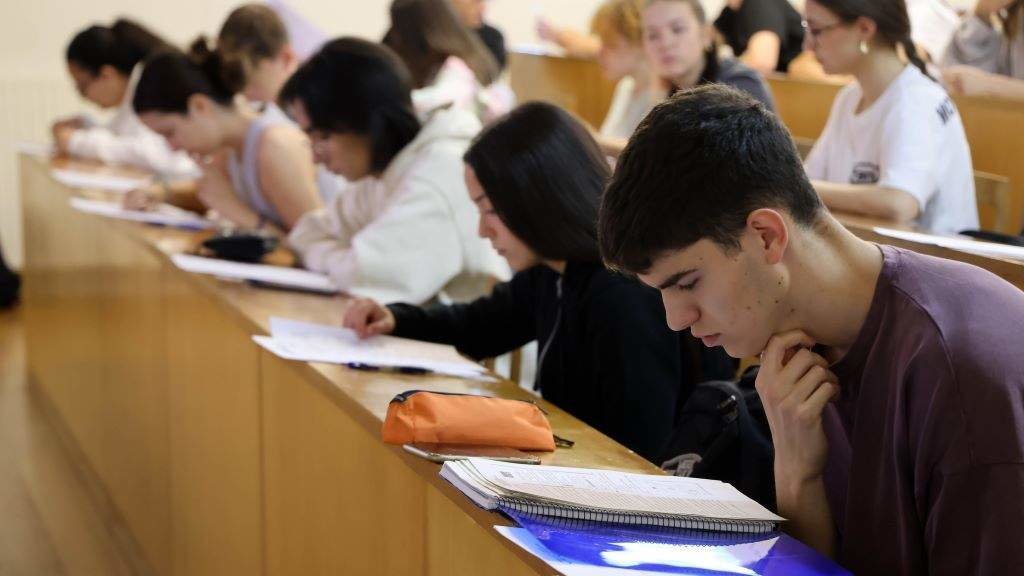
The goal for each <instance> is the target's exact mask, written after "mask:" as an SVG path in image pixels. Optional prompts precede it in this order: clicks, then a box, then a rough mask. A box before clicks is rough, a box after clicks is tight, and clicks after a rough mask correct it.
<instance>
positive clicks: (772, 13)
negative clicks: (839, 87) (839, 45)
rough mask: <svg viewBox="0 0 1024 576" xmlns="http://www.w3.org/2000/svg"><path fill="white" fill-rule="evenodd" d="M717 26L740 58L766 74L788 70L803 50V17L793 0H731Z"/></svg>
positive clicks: (716, 23)
mask: <svg viewBox="0 0 1024 576" xmlns="http://www.w3.org/2000/svg"><path fill="white" fill-rule="evenodd" d="M715 28H717V29H718V31H719V32H721V33H722V36H723V37H724V38H725V41H726V43H728V44H729V46H731V47H732V51H733V53H734V54H735V55H736V57H737V58H739V59H740V60H741V61H743V63H744V64H746V65H747V66H750V67H751V68H753V69H754V70H757V71H758V72H760V73H762V74H768V73H770V72H785V71H786V70H788V69H789V63H790V62H791V61H792V60H793V59H794V58H796V57H797V56H798V55H799V54H800V51H801V50H803V44H804V27H803V19H802V18H801V17H800V13H799V12H797V11H796V8H793V5H792V4H790V3H789V0H728V1H727V2H726V3H725V8H723V9H722V13H721V15H719V17H718V20H715Z"/></svg>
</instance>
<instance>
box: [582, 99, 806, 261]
mask: <svg viewBox="0 0 1024 576" xmlns="http://www.w3.org/2000/svg"><path fill="white" fill-rule="evenodd" d="M760 208H777V209H782V210H785V211H786V212H788V213H789V214H790V215H791V216H792V218H793V219H794V220H795V221H796V222H797V223H799V224H804V225H808V226H810V225H813V224H814V223H815V222H817V220H818V218H819V216H820V215H821V214H822V212H823V211H824V206H823V205H822V203H821V200H820V199H819V198H818V195H817V193H816V192H815V191H814V188H813V187H812V186H811V183H810V181H809V180H808V179H807V174H806V172H804V167H803V164H801V162H800V157H799V155H798V154H797V151H796V146H795V145H794V143H793V139H792V137H791V136H790V135H789V131H787V130H786V128H785V126H783V125H782V123H781V122H780V121H779V119H778V118H777V117H776V116H775V115H774V114H773V113H771V112H769V111H768V109H767V108H765V106H764V105H763V104H761V103H760V102H758V101H757V100H754V99H753V98H751V97H750V96H748V95H746V94H744V93H742V92H739V91H737V90H735V89H732V88H729V87H726V86H722V85H708V86H701V87H698V88H694V89H692V90H686V91H682V92H679V93H678V94H676V95H675V96H673V97H672V98H670V99H669V100H667V101H666V102H664V103H662V104H660V105H658V106H657V107H656V108H654V110H653V111H651V113H650V114H649V115H648V116H647V118H645V119H644V121H643V122H642V123H641V124H640V127H639V128H637V130H636V132H635V133H634V134H633V137H632V138H631V139H630V141H629V144H628V145H627V146H626V149H625V150H624V151H623V153H622V155H621V156H620V157H619V162H618V165H617V166H616V168H615V174H614V175H613V176H612V180H611V183H610V184H609V186H608V188H607V190H605V193H604V198H603V200H602V203H601V216H600V242H601V253H602V256H603V257H604V260H605V262H606V263H607V264H608V265H609V266H611V267H613V268H617V269H620V270H623V271H625V272H631V273H643V272H646V271H647V270H649V269H650V267H651V265H652V264H653V262H654V260H655V259H657V258H658V257H660V256H661V255H663V254H664V253H666V252H668V251H671V250H680V249H683V248H686V247H688V246H690V245H692V244H694V243H696V242H697V241H699V240H701V239H705V238H706V239H709V240H711V241H713V242H715V243H716V244H718V245H719V246H721V247H723V248H724V249H726V250H727V251H731V250H735V249H737V248H738V247H739V236H740V234H741V233H742V231H743V229H744V228H745V227H746V222H747V217H748V216H749V215H750V213H751V212H753V211H754V210H757V209H760Z"/></svg>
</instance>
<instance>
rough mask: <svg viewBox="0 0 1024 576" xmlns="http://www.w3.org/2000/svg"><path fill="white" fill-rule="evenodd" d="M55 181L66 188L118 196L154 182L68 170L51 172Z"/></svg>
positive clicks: (58, 169)
mask: <svg viewBox="0 0 1024 576" xmlns="http://www.w3.org/2000/svg"><path fill="white" fill-rule="evenodd" d="M50 175H51V176H53V179H54V180H56V181H57V182H60V183H61V184H64V185H65V186H70V187H72V188H84V189H88V190H104V191H106V192H115V193H118V194H127V193H128V192H131V191H132V190H136V189H138V188H142V187H143V186H147V185H149V184H150V183H151V182H152V179H151V178H138V177H131V176H114V175H111V174H98V173H95V172H82V171H80V170H70V169H66V168H54V169H53V170H51V171H50Z"/></svg>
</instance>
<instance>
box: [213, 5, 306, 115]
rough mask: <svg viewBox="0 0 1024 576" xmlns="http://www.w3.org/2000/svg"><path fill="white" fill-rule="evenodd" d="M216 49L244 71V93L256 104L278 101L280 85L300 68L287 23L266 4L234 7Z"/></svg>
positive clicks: (223, 27) (219, 36)
mask: <svg viewBox="0 0 1024 576" xmlns="http://www.w3.org/2000/svg"><path fill="white" fill-rule="evenodd" d="M216 50H217V52H218V53H219V54H220V55H221V58H222V59H223V60H224V62H226V63H228V65H229V66H234V67H237V68H240V69H242V70H243V71H244V73H245V78H246V82H245V87H244V88H243V89H242V91H241V92H242V94H243V95H244V96H245V97H246V98H247V99H248V100H249V101H250V102H253V103H273V102H276V101H277V95H278V93H280V92H281V87H282V86H284V83H285V82H287V81H288V77H289V76H291V75H292V73H294V72H295V69H296V68H298V67H299V59H298V57H297V56H296V55H295V51H294V50H292V47H291V43H290V42H289V39H288V30H287V28H285V25H284V22H283V21H282V20H281V18H280V16H278V15H277V13H276V12H274V11H273V10H272V9H270V8H269V7H268V6H267V5H265V4H245V5H243V6H239V7H238V8H235V9H234V10H232V11H231V14H229V15H228V17H227V20H225V21H224V24H223V25H222V26H221V28H220V32H219V33H218V34H217V47H216Z"/></svg>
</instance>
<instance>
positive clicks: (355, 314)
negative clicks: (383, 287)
mask: <svg viewBox="0 0 1024 576" xmlns="http://www.w3.org/2000/svg"><path fill="white" fill-rule="evenodd" d="M343 324H344V326H345V328H348V329H350V330H354V331H355V333H356V334H358V335H359V337H360V338H369V337H370V336H377V335H380V334H391V333H392V332H394V331H395V315H394V314H392V313H391V310H388V307H387V306H383V305H381V304H378V303H377V302H375V301H374V300H371V299H369V298H359V299H358V300H355V301H353V302H352V303H351V304H349V306H348V310H345V320H344V321H343Z"/></svg>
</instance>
